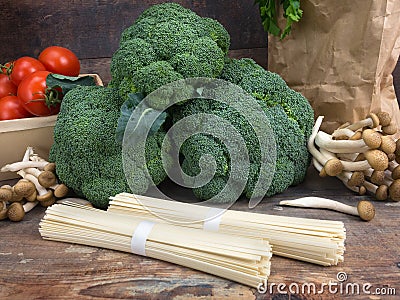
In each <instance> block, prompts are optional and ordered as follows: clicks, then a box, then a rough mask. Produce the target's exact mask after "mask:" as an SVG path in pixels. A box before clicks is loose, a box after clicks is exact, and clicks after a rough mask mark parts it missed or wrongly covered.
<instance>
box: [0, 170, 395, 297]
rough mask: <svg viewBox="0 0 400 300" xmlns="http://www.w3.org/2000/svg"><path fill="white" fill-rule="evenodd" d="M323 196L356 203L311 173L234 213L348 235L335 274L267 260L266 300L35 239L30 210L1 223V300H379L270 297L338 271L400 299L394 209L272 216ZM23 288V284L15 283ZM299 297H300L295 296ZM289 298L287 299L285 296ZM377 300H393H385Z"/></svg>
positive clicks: (135, 261)
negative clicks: (362, 215)
mask: <svg viewBox="0 0 400 300" xmlns="http://www.w3.org/2000/svg"><path fill="white" fill-rule="evenodd" d="M164 188H168V189H169V191H170V192H171V191H172V192H171V193H173V194H175V195H176V198H177V199H179V198H183V197H184V198H187V197H191V194H190V193H188V192H187V191H186V190H184V189H178V188H176V187H173V186H171V185H170V184H166V185H165V186H164ZM310 195H315V196H324V197H328V198H331V199H336V200H340V201H342V202H344V203H347V204H351V205H355V204H356V202H357V201H358V200H360V199H361V198H368V199H369V197H360V196H355V195H354V194H353V193H352V192H350V191H348V190H347V189H345V188H344V187H343V185H342V184H341V183H340V182H339V181H338V180H336V179H335V178H319V177H318V175H317V173H316V172H315V171H314V170H312V169H310V170H309V173H308V176H307V179H306V181H305V182H303V183H302V184H301V185H299V186H297V187H292V188H290V189H289V190H287V191H286V192H285V193H284V194H281V195H277V196H275V197H273V198H270V199H265V200H264V201H263V202H262V203H261V204H260V205H258V206H257V207H256V208H255V209H254V210H249V209H248V208H247V202H246V201H240V202H238V203H236V204H235V205H234V207H233V208H234V209H237V210H242V211H253V212H258V213H264V214H273V215H282V216H296V217H306V218H317V219H318V218H320V219H329V220H340V221H343V222H344V223H345V226H346V229H347V240H346V252H345V255H344V257H345V261H344V262H343V263H340V264H339V265H338V266H334V267H321V266H316V265H312V264H309V263H304V262H299V261H295V260H290V259H287V258H282V257H277V256H275V257H273V259H272V273H271V276H270V278H269V286H270V288H272V291H273V294H272V295H271V294H269V293H266V294H262V293H258V292H257V290H255V289H252V288H249V287H246V286H243V285H241V284H238V283H234V282H231V281H229V280H225V279H222V278H218V277H215V276H212V275H208V274H205V273H201V272H198V271H194V270H191V269H188V268H185V267H181V266H177V265H173V264H170V263H167V262H163V261H158V260H155V259H151V258H146V257H141V256H136V255H132V254H128V253H121V252H117V251H112V250H107V249H98V248H93V247H88V246H83V245H73V244H66V243H59V242H51V241H44V240H42V239H41V237H40V235H39V233H38V223H39V221H40V219H41V218H42V217H43V215H44V209H43V208H36V209H35V210H34V211H32V212H30V213H29V214H27V215H26V219H25V220H24V221H22V222H20V223H12V222H9V221H2V222H0V236H1V243H0V299H226V298H229V299H246V300H247V299H321V298H322V297H323V299H338V298H346V299H368V298H369V299H380V298H379V297H377V296H375V295H366V294H363V293H362V291H361V294H360V295H354V294H346V293H345V285H342V287H343V292H342V293H341V292H340V289H339V288H340V285H338V286H337V288H338V292H337V293H335V294H331V293H329V290H328V287H325V289H324V293H323V294H322V295H321V294H317V292H313V290H311V293H307V289H306V290H305V291H306V293H294V294H290V293H289V290H288V289H287V288H286V290H285V289H283V290H284V291H286V292H287V293H288V294H281V293H279V292H278V290H277V285H278V284H279V283H282V284H286V286H289V285H292V286H293V287H294V284H297V285H298V286H300V288H301V286H302V285H304V286H305V285H306V284H310V285H312V284H314V285H315V286H316V288H317V289H318V288H319V287H321V285H322V284H323V283H325V284H328V283H329V282H330V281H331V282H333V283H337V284H339V282H338V280H337V278H336V276H337V273H338V272H346V274H347V276H348V280H347V281H346V282H344V283H349V284H353V283H354V284H358V285H360V286H361V287H362V285H363V284H367V283H369V284H370V285H371V288H370V289H369V290H370V291H371V292H374V291H375V289H376V288H382V287H390V288H395V289H396V291H397V295H398V293H400V269H399V267H398V266H397V264H398V263H399V262H400V242H399V236H398V235H399V229H398V209H399V207H392V206H388V205H387V204H389V202H374V204H375V206H376V209H377V215H376V218H375V219H374V220H372V221H371V222H369V223H365V222H362V221H360V220H359V219H358V218H357V217H354V216H348V215H344V214H339V213H336V212H333V211H321V210H314V209H298V208H286V207H285V208H283V210H276V209H275V208H276V205H277V203H278V202H279V201H280V200H282V199H291V198H295V197H301V196H310ZM22 283H23V284H22ZM300 291H301V290H300ZM289 294H290V295H289ZM382 299H396V298H395V297H384V298H382Z"/></svg>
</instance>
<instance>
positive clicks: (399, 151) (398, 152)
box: [394, 139, 400, 156]
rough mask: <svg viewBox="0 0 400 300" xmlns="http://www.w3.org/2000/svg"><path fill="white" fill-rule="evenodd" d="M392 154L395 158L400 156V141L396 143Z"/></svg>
mask: <svg viewBox="0 0 400 300" xmlns="http://www.w3.org/2000/svg"><path fill="white" fill-rule="evenodd" d="M394 154H396V156H398V155H400V139H398V140H397V141H396V150H395V151H394Z"/></svg>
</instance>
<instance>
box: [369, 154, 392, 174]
mask: <svg viewBox="0 0 400 300" xmlns="http://www.w3.org/2000/svg"><path fill="white" fill-rule="evenodd" d="M364 155H365V158H366V159H367V161H368V163H369V164H370V165H371V167H372V168H373V169H374V170H377V171H384V170H386V169H387V168H388V166H389V160H388V157H387V155H386V154H385V152H383V151H380V150H376V149H374V150H368V151H367V152H365V153H364Z"/></svg>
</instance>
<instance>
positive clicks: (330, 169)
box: [307, 116, 343, 176]
mask: <svg viewBox="0 0 400 300" xmlns="http://www.w3.org/2000/svg"><path fill="white" fill-rule="evenodd" d="M323 118H324V117H323V116H319V117H318V118H317V120H316V121H315V124H314V127H313V129H312V132H311V135H310V138H309V139H308V142H307V147H308V150H309V151H310V153H311V155H312V156H313V157H314V158H315V159H316V160H317V161H318V162H319V163H320V164H321V165H323V166H324V169H325V172H326V174H327V175H329V176H336V175H337V174H339V173H340V172H342V170H343V166H342V164H341V163H340V160H339V159H337V158H331V159H328V158H326V157H325V156H324V155H322V154H321V152H319V151H318V149H317V148H316V147H315V146H314V141H315V137H316V135H317V133H318V131H319V128H320V127H321V124H322V120H323Z"/></svg>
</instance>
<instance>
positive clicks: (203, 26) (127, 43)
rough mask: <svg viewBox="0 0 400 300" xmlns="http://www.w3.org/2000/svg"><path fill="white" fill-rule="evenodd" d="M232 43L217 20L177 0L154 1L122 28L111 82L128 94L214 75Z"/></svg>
mask: <svg viewBox="0 0 400 300" xmlns="http://www.w3.org/2000/svg"><path fill="white" fill-rule="evenodd" d="M140 45H142V46H140ZM229 45H230V37H229V34H228V32H227V31H226V30H225V28H224V27H223V26H222V25H221V24H220V23H219V22H218V21H216V20H213V19H210V18H202V17H200V16H198V15H196V14H195V13H194V12H192V11H191V10H189V9H186V8H184V7H182V6H180V5H179V4H176V3H162V4H158V5H153V6H151V7H150V8H149V9H147V10H146V11H144V12H143V13H142V14H141V15H140V16H139V18H138V19H137V20H136V21H135V22H134V23H133V24H132V25H131V26H129V27H128V28H126V29H125V30H124V31H123V33H122V35H121V40H120V48H119V49H118V50H117V51H116V52H115V54H114V55H113V58H112V64H111V77H112V80H111V85H112V86H113V87H115V88H119V87H120V89H121V90H123V92H121V95H122V96H124V97H126V96H127V94H128V93H129V92H142V93H144V94H145V95H147V94H149V93H151V92H152V91H154V90H155V89H157V88H158V87H160V86H162V85H164V84H166V83H170V82H173V81H175V80H178V79H183V78H189V77H212V78H215V77H217V76H219V75H220V73H221V71H222V69H223V66H224V58H225V55H226V53H227V51H228V49H229ZM137 47H139V48H138V49H137ZM163 104H165V103H160V104H157V103H154V107H163Z"/></svg>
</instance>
